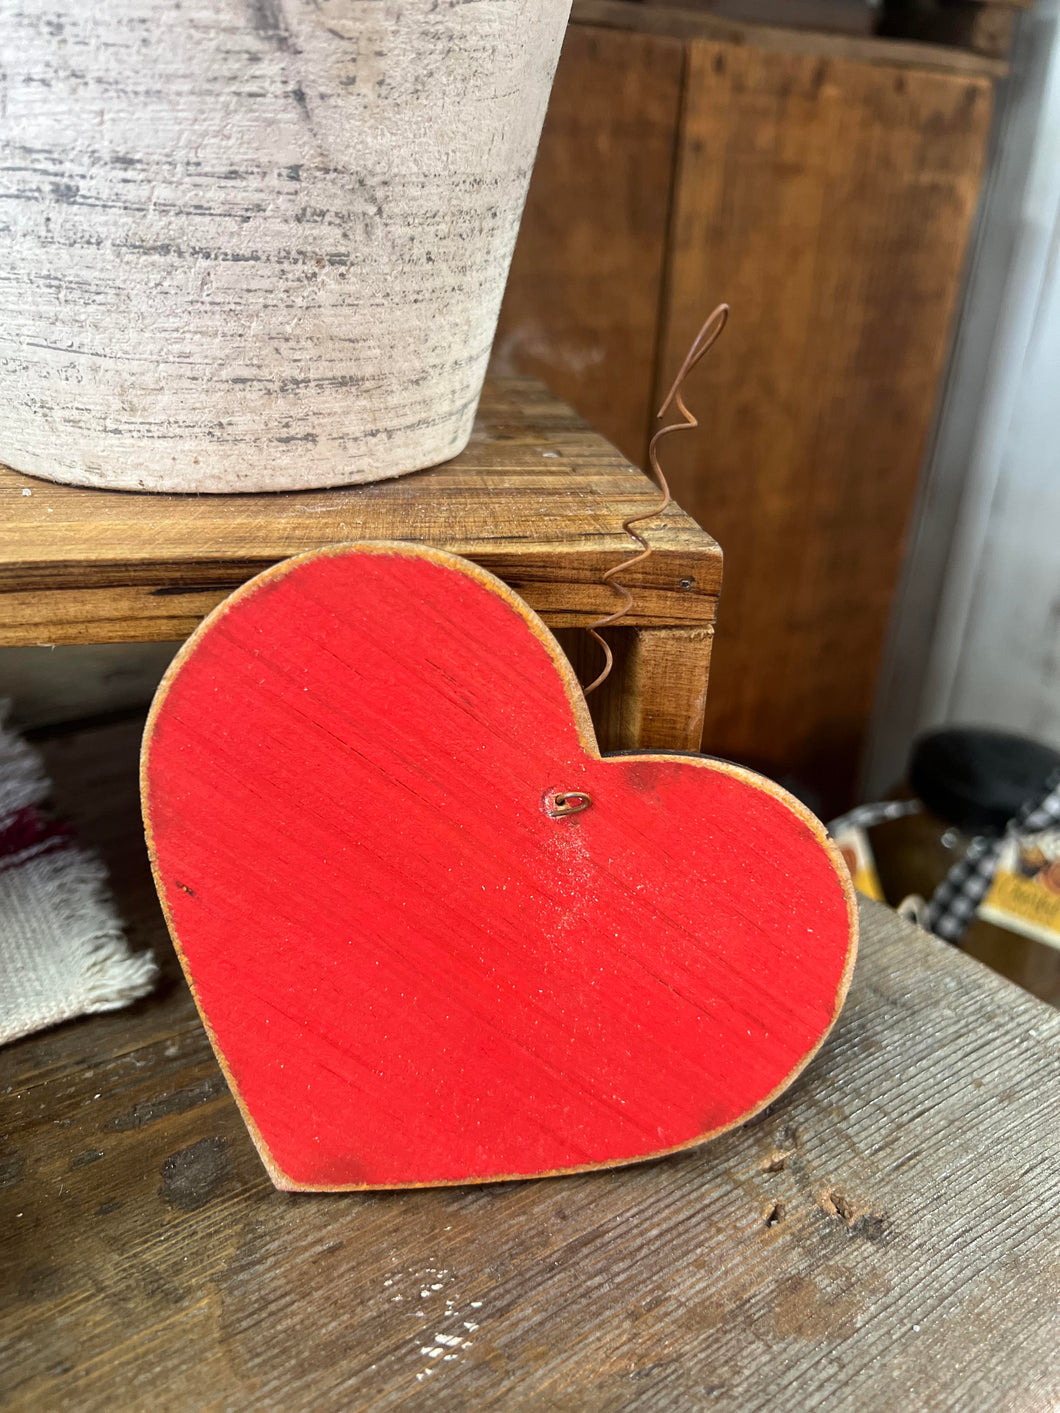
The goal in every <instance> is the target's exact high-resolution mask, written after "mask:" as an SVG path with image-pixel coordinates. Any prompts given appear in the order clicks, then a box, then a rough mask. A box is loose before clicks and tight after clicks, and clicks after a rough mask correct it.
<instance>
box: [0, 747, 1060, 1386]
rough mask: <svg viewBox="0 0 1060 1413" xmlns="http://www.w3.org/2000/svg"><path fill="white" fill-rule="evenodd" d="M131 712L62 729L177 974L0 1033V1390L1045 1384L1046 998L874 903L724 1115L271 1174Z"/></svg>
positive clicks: (89, 815)
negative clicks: (416, 1161)
mask: <svg viewBox="0 0 1060 1413" xmlns="http://www.w3.org/2000/svg"><path fill="white" fill-rule="evenodd" d="M138 741H139V724H138V723H136V722H134V723H131V724H130V725H128V726H115V727H111V728H109V729H108V730H107V731H103V732H99V731H96V732H92V733H90V734H89V735H87V736H80V737H79V736H76V735H64V736H62V737H59V738H56V739H55V740H53V741H52V742H51V743H50V744H49V745H48V746H47V748H46V752H47V758H48V766H49V770H50V773H51V774H52V776H53V778H54V779H55V781H56V785H57V795H58V801H59V804H60V805H61V807H62V809H63V810H64V812H66V813H69V814H71V815H72V816H73V817H74V818H75V819H76V820H77V822H78V825H79V828H80V830H81V832H82V835H83V836H84V837H86V838H91V839H94V840H96V841H97V842H98V843H99V845H100V846H101V847H102V848H103V850H104V852H105V855H106V857H107V861H108V864H109V866H110V868H111V870H112V873H113V874H114V876H115V881H116V884H117V886H118V890H119V894H120V898H121V904H122V910H123V912H124V913H125V915H126V917H127V918H128V919H129V920H130V923H131V927H132V933H133V936H134V938H135V940H136V945H137V946H142V945H145V944H148V943H153V944H154V945H155V947H156V948H157V950H158V951H159V954H160V956H161V957H162V958H163V966H164V971H165V972H166V975H167V977H169V978H171V980H170V982H169V987H168V989H167V990H164V991H163V992H162V993H161V994H159V995H158V996H156V997H154V998H152V999H151V1000H149V1001H146V1002H142V1003H140V1004H139V1005H138V1006H137V1007H136V1008H135V1009H134V1010H133V1011H132V1012H129V1013H121V1014H115V1015H110V1016H99V1017H94V1018H91V1019H87V1020H84V1021H79V1022H76V1023H73V1024H71V1025H67V1026H63V1027H60V1028H58V1029H57V1030H54V1031H51V1032H47V1033H45V1034H42V1035H40V1036H36V1037H33V1038H30V1039H28V1040H26V1041H24V1042H20V1043H19V1044H17V1045H15V1046H11V1047H8V1048H7V1049H5V1050H3V1051H0V1074H2V1084H0V1090H2V1098H0V1105H2V1119H0V1131H2V1133H3V1135H4V1138H3V1146H2V1148H0V1155H2V1156H0V1162H2V1165H3V1166H2V1172H3V1183H2V1188H3V1190H2V1191H0V1261H2V1263H3V1267H4V1271H5V1280H4V1295H3V1299H2V1309H0V1387H2V1388H3V1390H4V1394H5V1396H6V1399H7V1402H8V1406H9V1407H10V1408H12V1409H13V1410H19V1413H22V1410H26V1413H30V1411H31V1413H39V1410H41V1409H50V1408H59V1407H62V1408H76V1409H78V1410H85V1413H94V1410H99V1411H100V1413H110V1410H111V1409H113V1408H114V1407H115V1406H123V1407H152V1408H168V1407H174V1406H180V1407H185V1408H186V1407H217V1406H221V1407H225V1408H228V1409H233V1410H241V1409H251V1408H254V1409H267V1410H272V1409H276V1410H280V1409H283V1410H290V1409H296V1408H312V1409H314V1410H319V1411H320V1413H345V1410H348V1409H350V1408H354V1407H356V1408H365V1409H371V1410H386V1409H392V1408H399V1407H401V1408H413V1409H421V1408H422V1409H430V1410H436V1409H441V1410H445V1413H448V1410H453V1413H464V1410H466V1409H468V1408H485V1407H501V1406H503V1407H509V1408H530V1407H534V1408H544V1407H548V1408H557V1409H561V1410H569V1413H620V1410H621V1413H625V1410H629V1413H635V1411H636V1410H648V1409H650V1410H652V1413H686V1410H688V1409H690V1408H702V1407H710V1408H718V1409H722V1410H725V1413H729V1410H731V1413H760V1410H771V1409H777V1408H780V1407H783V1408H785V1409H793V1410H794V1409H798V1410H801V1409H816V1408H827V1409H829V1410H830V1413H831V1410H836V1413H894V1410H895V1409H902V1410H904V1409H913V1408H916V1409H921V1408H923V1409H929V1410H944V1409H946V1410H948V1409H957V1408H959V1409H961V1410H962V1413H998V1410H1003V1411H1004V1413H1010V1410H1011V1413H1016V1410H1019V1411H1020V1413H1024V1410H1027V1409H1039V1408H1040V1409H1046V1408H1051V1407H1054V1406H1055V1405H1056V1404H1057V1402H1060V1370H1058V1368H1057V1363H1056V1358H1055V1343H1056V1340H1055V1319H1056V1314H1055V1312H1056V1308H1057V1302H1058V1300H1060V1263H1058V1258H1057V1251H1056V1243H1055V1220H1056V1219H1055V1213H1056V1209H1057V1204H1058V1202H1060V1176H1058V1175H1060V1015H1058V1014H1057V1013H1055V1012H1052V1011H1051V1010H1050V1009H1049V1008H1048V1007H1046V1006H1045V1005H1043V1004H1040V1003H1038V1002H1035V1001H1034V1000H1033V999H1031V998H1029V997H1026V996H1024V995H1023V994H1022V993H1020V992H1019V991H1018V990H1017V989H1016V988H1015V987H1013V986H1011V985H1009V984H1008V983H1005V982H1003V981H1001V980H999V979H997V978H995V977H993V976H992V975H991V974H990V973H989V972H987V971H986V970H985V969H984V968H982V967H980V966H979V965H978V964H976V963H974V962H970V961H968V960H967V959H965V958H963V957H961V956H960V955H959V954H958V953H956V952H954V951H953V950H952V949H951V948H947V947H945V946H943V945H942V944H940V943H938V942H936V941H934V940H933V939H931V938H928V937H926V936H924V934H922V933H918V932H915V931H913V930H912V929H910V928H909V927H907V926H906V925H905V924H903V923H900V922H899V921H898V920H897V919H895V918H894V917H893V916H892V915H891V914H890V913H888V912H886V911H885V910H883V909H881V908H877V907H874V906H872V905H863V920H864V921H863V944H862V949H861V953H860V957H859V961H858V967H857V970H856V973H855V976H854V981H853V985H852V987H851V992H850V997H849V1000H848V1003H847V1006H846V1009H845V1010H844V1013H843V1015H842V1016H841V1018H840V1020H839V1023H838V1025H837V1026H836V1028H835V1030H834V1031H833V1033H832V1036H831V1038H830V1039H829V1041H828V1043H827V1044H826V1046H825V1048H824V1049H823V1051H822V1052H821V1054H820V1055H819V1056H818V1058H817V1059H816V1061H815V1062H814V1064H813V1065H812V1066H811V1068H810V1069H809V1070H808V1071H807V1072H806V1073H805V1074H804V1075H803V1076H802V1078H801V1079H800V1080H799V1081H798V1082H797V1083H796V1085H794V1086H793V1088H792V1089H791V1090H789V1091H788V1093H787V1094H786V1095H785V1096H784V1097H783V1098H782V1099H781V1100H780V1101H779V1102H778V1103H777V1105H776V1106H775V1107H774V1108H773V1109H772V1110H771V1111H769V1112H768V1113H767V1114H763V1115H761V1116H760V1117H759V1118H758V1119H757V1120H755V1122H754V1123H752V1124H751V1125H749V1126H747V1127H745V1128H744V1129H741V1130H740V1131H738V1132H734V1133H732V1134H730V1135H728V1136H726V1137H725V1138H723V1139H720V1140H719V1141H718V1142H717V1143H716V1144H714V1145H712V1147H711V1148H710V1149H707V1150H704V1151H702V1152H692V1153H688V1154H685V1155H683V1156H680V1157H677V1158H671V1159H665V1160H662V1161H660V1162H658V1163H653V1164H650V1165H647V1166H645V1167H641V1168H627V1169H624V1170H621V1171H618V1172H614V1173H610V1174H594V1175H587V1176H584V1177H572V1178H562V1179H557V1180H554V1181H548V1182H544V1183H529V1184H525V1185H515V1186H499V1187H494V1188H489V1187H487V1188H478V1189H473V1190H470V1189H469V1190H464V1191H461V1190H459V1189H439V1190H434V1191H423V1192H416V1193H404V1194H399V1195H394V1196H383V1195H368V1196H347V1197H328V1196H321V1197H314V1196H305V1195H302V1196H297V1195H285V1194H282V1193H278V1192H275V1191H274V1190H273V1189H272V1187H271V1186H270V1184H269V1183H268V1180H267V1178H266V1177H265V1175H264V1173H263V1172H262V1170H261V1166H260V1164H259V1162H258V1159H257V1156H256V1154H255V1153H254V1150H253V1147H252V1145H251V1143H250V1140H249V1138H248V1136H247V1134H246V1131H245V1129H244V1127H243V1124H242V1122H241V1120H240V1118H239V1114H238V1111H237V1110H236V1107H235V1104H234V1103H233V1101H232V1100H231V1098H230V1097H229V1095H228V1093H227V1090H226V1087H225V1085H224V1081H223V1078H222V1076H221V1074H220V1072H219V1070H218V1068H217V1066H216V1063H215V1061H214V1059H213V1056H212V1054H211V1052H210V1047H209V1044H208V1041H207V1039H206V1036H205V1034H204V1033H203V1031H202V1028H201V1026H200V1025H199V1022H198V1019H197V1017H196V1014H195V1009H194V1005H193V1003H192V1000H191V997H190V996H189V994H188V992H187V990H186V988H185V987H184V986H183V985H182V983H181V982H180V980H179V969H178V968H177V966H176V962H175V960H174V959H173V957H172V955H171V954H169V955H168V956H167V945H168V944H167V941H166V934H165V928H164V924H163V922H162V919H161V916H160V914H159V911H158V906H157V903H156V901H155V899H154V890H153V887H152V884H151V880H150V874H149V871H148V868H147V861H146V855H145V853H144V849H143V842H142V837H141V835H140V830H139V821H138V818H137V800H136V754H137V747H138ZM387 1282H389V1284H387ZM421 1291H422V1292H426V1293H425V1294H424V1295H422V1296H421V1294H420V1293H421ZM399 1296H400V1299H398V1297H399ZM469 1324H471V1325H474V1326H476V1327H477V1328H475V1329H469V1328H468V1325H469ZM439 1334H444V1335H446V1336H447V1337H448V1338H450V1339H455V1340H457V1341H458V1343H457V1344H456V1345H452V1344H445V1345H440V1344H439V1343H438V1341H437V1339H436V1336H437V1335H439ZM465 1342H466V1343H467V1344H468V1345H469V1347H465ZM439 1348H441V1349H442V1350H444V1351H445V1352H453V1353H455V1355H456V1357H455V1358H453V1359H450V1360H446V1359H445V1356H444V1353H443V1354H437V1355H434V1356H433V1357H432V1355H431V1354H430V1352H429V1351H431V1350H437V1349H439ZM424 1350H426V1351H428V1352H427V1353H423V1352H422V1351H424ZM428 1369H430V1370H432V1372H430V1373H428V1372H427V1370H428ZM419 1376H422V1377H419Z"/></svg>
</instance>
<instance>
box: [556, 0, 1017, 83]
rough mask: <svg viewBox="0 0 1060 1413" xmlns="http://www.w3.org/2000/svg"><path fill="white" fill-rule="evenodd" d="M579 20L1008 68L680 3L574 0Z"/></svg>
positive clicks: (798, 49) (802, 50)
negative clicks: (752, 21) (742, 18)
mask: <svg viewBox="0 0 1060 1413" xmlns="http://www.w3.org/2000/svg"><path fill="white" fill-rule="evenodd" d="M571 20H572V22H573V23H575V24H583V25H605V26H608V27H611V28H615V29H621V30H629V31H634V32H636V33H638V34H653V35H658V36H667V37H670V38H681V39H711V40H716V41H721V42H724V43H726V44H740V45H744V44H746V45H749V46H753V47H755V48H757V49H760V50H764V51H767V52H770V53H775V54H791V55H803V56H805V57H814V58H818V59H845V60H848V61H849V62H852V63H860V64H882V65H883V66H884V67H886V68H903V69H922V70H924V71H928V72H937V73H945V74H955V75H959V76H962V77H967V78H990V79H1000V78H1004V77H1005V75H1006V74H1007V73H1008V71H1009V66H1008V64H1007V63H1006V62H1005V61H1004V60H1002V59H993V58H989V57H987V56H986V55H983V54H971V53H968V52H966V51H965V50H963V49H949V48H947V47H946V46H945V45H942V44H921V43H918V42H915V41H912V40H905V39H883V38H877V37H871V38H869V37H866V38H864V39H861V38H857V37H855V36H853V35H846V34H825V33H822V32H820V31H809V30H798V29H785V28H783V27H782V26H779V25H760V24H746V23H744V22H742V21H740V20H730V19H724V18H722V17H721V16H719V15H710V14H704V13H703V12H702V11H700V10H695V9H686V8H684V7H682V6H680V5H667V4H658V5H656V4H654V3H649V4H631V3H630V0H574V3H573V5H572V7H571Z"/></svg>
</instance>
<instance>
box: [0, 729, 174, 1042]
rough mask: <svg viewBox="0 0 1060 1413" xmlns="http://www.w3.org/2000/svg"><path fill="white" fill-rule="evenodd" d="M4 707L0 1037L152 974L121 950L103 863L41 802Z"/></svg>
mask: <svg viewBox="0 0 1060 1413" xmlns="http://www.w3.org/2000/svg"><path fill="white" fill-rule="evenodd" d="M3 716H4V704H3V703H0V1044H3V1043H5V1042H7V1041H9V1040H15V1039H17V1037H18V1036H20V1035H27V1034H29V1032H30V1031H34V1030H43V1029H44V1027H45V1026H49V1025H55V1024H57V1023H58V1022H59V1021H64V1020H70V1019H71V1018H72V1017H73V1016H80V1015H84V1014H85V1013H86V1012H89V1011H112V1010H116V1009H117V1008H118V1007H119V1006H126V1005H128V1004H129V1002H131V1001H135V1000H138V999H139V997H141V996H144V995H146V994H147V992H148V991H150V990H151V988H152V986H153V985H154V984H155V979H156V977H157V974H158V968H157V966H156V964H155V960H154V958H153V957H152V956H151V954H150V952H141V953H140V954H139V955H137V956H134V955H133V954H132V953H131V952H130V951H129V948H128V946H127V944H126V941H125V937H124V933H123V931H122V925H121V921H120V919H119V917H118V914H117V912H116V910H115V908H114V903H113V900H112V898H111V896H110V891H109V889H108V887H107V880H106V871H105V869H104V867H103V865H102V863H100V862H99V860H98V859H96V858H94V857H93V856H92V855H91V854H88V853H86V852H85V851H84V850H83V849H81V848H79V847H78V846H77V844H76V843H75V842H74V839H73V838H72V836H71V834H70V831H69V828H68V827H67V826H66V825H64V824H63V823H61V822H60V821H56V820H53V819H50V818H49V817H48V816H47V815H46V814H44V813H43V812H42V811H41V809H40V805H41V804H42V802H43V801H44V800H45V798H46V797H47V794H48V790H49V782H48V779H47V776H46V775H45V773H44V767H43V764H42V762H41V759H40V757H39V756H38V754H37V752H36V751H34V750H33V749H32V747H30V746H29V745H27V744H26V742H25V741H23V740H22V739H21V737H19V736H17V735H15V733H14V732H12V731H10V730H8V729H7V728H6V727H5V725H4V722H3Z"/></svg>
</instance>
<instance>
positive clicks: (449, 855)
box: [143, 545, 856, 1189]
mask: <svg viewBox="0 0 1060 1413" xmlns="http://www.w3.org/2000/svg"><path fill="white" fill-rule="evenodd" d="M143 790H144V813H145V819H146V823H147V832H148V838H149V841H150V843H151V851H152V862H153V865H154V869H155V878H156V882H157V884H158V889H159V893H160V896H161V898H162V903H163V906H164V908H165V910H166V916H167V920H168V922H169V926H170V930H171V931H172V933H173V938H174V941H175V943H176V945H177V950H178V952H179V953H180V956H181V961H182V963H183V965H184V969H185V971H186V973H187V976H188V980H189V982H190V983H191V986H192V988H193V990H194V992H195V997H196V1000H197V1002H198V1004H199V1009H200V1011H201V1012H202V1016H203V1020H204V1022H205V1024H206V1027H207V1029H208V1031H209V1034H210V1038H211V1040H212V1041H213V1044H214V1048H215V1049H216V1051H217V1055H218V1059H219V1060H220V1062H221V1064H222V1065H223V1066H224V1068H225V1072H226V1074H227V1075H228V1078H229V1082H230V1083H231V1085H232V1089H233V1091H234V1093H235V1095H236V1098H237V1099H238V1101H239V1103H240V1106H241V1108H242V1110H243V1113H244V1116H245V1117H246V1120H247V1123H248V1125H249V1126H250V1130H251V1133H252V1134H253V1135H254V1139H255V1142H256V1143H257V1145H258V1148H259V1151H260V1152H261V1156H262V1158H263V1160H264V1161H265V1164H266V1166H267V1167H268V1169H269V1172H270V1174H271V1175H272V1178H273V1180H274V1182H276V1184H277V1185H278V1186H280V1187H285V1188H307V1189H321V1188H353V1187H358V1188H360V1187H399V1186H405V1185H421V1184H432V1183H456V1182H479V1181H487V1180H492V1179H496V1178H502V1177H503V1178H507V1177H516V1176H520V1177H522V1176H532V1175H538V1174H544V1173H555V1172H563V1171H572V1170H578V1169H583V1168H591V1167H596V1166H606V1165H612V1164H615V1163H624V1162H630V1161H633V1160H635V1159H638V1158H644V1157H648V1156H654V1155H657V1154H660V1153H665V1152H669V1151H672V1150H674V1149H677V1148H682V1147H686V1146H688V1145H690V1144H694V1143H699V1142H701V1141H703V1139H705V1138H708V1137H711V1136H713V1135H714V1134H716V1133H718V1132H720V1131H721V1130H722V1129H725V1128H729V1127H731V1126H732V1125H733V1124H737V1123H740V1122H741V1121H742V1120H744V1119H746V1118H748V1117H749V1116H750V1115H751V1114H752V1113H754V1112H755V1111H756V1110H757V1109H759V1108H761V1107H762V1106H763V1105H764V1104H766V1103H768V1102H769V1100H770V1099H772V1098H774V1097H775V1096H776V1094H777V1093H778V1092H779V1091H780V1090H781V1089H783V1088H784V1086H785V1085H787V1084H789V1083H790V1082H791V1080H792V1079H793V1078H794V1076H795V1075H796V1074H797V1073H798V1072H799V1070H800V1069H801V1068H802V1067H803V1066H804V1065H805V1064H806V1062H807V1061H808V1060H809V1058H810V1056H811V1055H812V1054H813V1053H814V1051H815V1050H816V1049H817V1047H818V1046H819V1045H820V1043H821V1041H822V1039H823V1038H824V1036H825V1034H826V1032H827V1031H828V1029H829V1027H830V1026H831V1024H832V1022H833V1020H834V1019H835V1017H836V1015H837V1013H838V1010H839V1007H840V1005H841V1004H842V1000H843V996H844V994H845V992H846V988H847V983H848V979H849V976H850V971H851V967H852V965H853V959H854V950H855V937H856V910H855V904H854V898H853V892H852V890H851V887H850V882H849V878H848V876H847V873H846V870H845V868H844V866H843V863H842V861H841V860H840V858H839V855H838V854H837V852H836V850H835V849H834V848H833V847H832V845H831V844H830V843H829V842H828V840H827V836H826V835H825V833H824V830H823V829H822V827H821V825H820V824H818V822H817V821H816V820H815V819H814V818H813V816H812V815H810V814H809V813H808V812H807V811H806V810H805V809H804V808H803V807H802V806H801V805H800V804H798V803H797V801H795V800H794V799H792V798H791V797H790V796H789V795H787V794H786V793H785V792H784V791H782V790H781V789H780V788H779V787H777V786H776V785H773V784H771V783H770V782H769V781H767V780H764V779H762V778H761V777H759V776H755V775H752V774H751V773H750V772H748V771H746V770H742V769H740V768H738V767H736V766H732V765H727V764H723V763H722V762H719V761H711V760H706V759H703V758H700V757H684V756H665V755H663V756H658V755H642V756H617V757H612V758H610V759H605V758H602V757H601V756H600V755H599V752H598V750H597V747H596V743H595V739H594V736H593V731H592V726H591V724H590V722H589V716H588V712H587V710H586V707H585V703H584V700H583V698H582V695H581V692H580V690H579V688H578V684H577V682H576V680H575V678H574V675H573V673H572V671H571V669H570V667H569V666H568V664H567V662H566V660H565V658H564V657H563V655H562V653H561V651H560V649H559V647H558V645H557V644H556V642H555V640H554V639H553V638H552V636H551V635H550V634H549V632H548V630H547V629H546V628H545V627H544V625H543V624H542V623H541V621H540V620H539V619H538V618H537V617H536V615H535V614H534V613H532V612H531V611H530V610H529V609H528V608H527V607H526V606H525V605H524V604H523V603H521V602H520V601H519V600H518V599H517V598H516V597H515V595H514V594H512V593H511V592H510V591H509V590H508V589H507V588H505V586H504V585H503V584H501V583H500V582H499V581H498V580H496V579H494V578H493V577H492V575H490V574H487V573H485V572H484V571H483V570H480V569H477V568H476V567H475V566H473V565H471V564H469V563H467V562H466V561H464V560H460V559H458V558H456V557H455V556H453V555H448V554H443V553H440V552H437V551H431V550H426V549H416V548H412V547H410V546H396V545H359V546H353V547H351V548H348V549H338V550H335V551H332V552H327V551H325V552H322V553H318V554H314V555H308V556H305V557H303V558H300V559H295V560H291V561H288V562H287V563H285V564H282V565H279V566H277V567H276V568H274V569H271V570H269V571H268V572H267V573H265V574H262V575H260V576H259V577H258V578H257V579H254V580H252V581H251V582H250V583H249V584H246V585H245V586H244V587H243V588H242V589H240V590H239V591H238V592H237V593H235V594H233V595H232V597H231V598H230V599H228V600H227V601H226V602H225V603H224V604H222V605H221V606H220V608H218V609H217V610H216V611H215V612H214V613H213V614H212V615H211V616H210V617H209V618H208V619H207V620H206V622H205V623H204V624H203V625H202V627H201V628H200V629H199V630H198V632H197V633H196V634H195V635H194V637H193V638H191V639H190V640H189V642H188V643H187V644H186V645H185V647H184V648H183V649H182V651H181V652H180V653H179V654H178V656H177V659H176V661H175V663H174V664H173V666H172V667H171V669H170V671H169V673H168V675H167V677H166V680H165V682H164V683H163V685H162V687H161V689H160V690H159V693H158V696H157V697H156V699H155V704H154V707H153V710H152V714H151V718H150V721H149V723H148V729H147V734H146V736H145V743H144V758H143ZM572 792H583V793H584V795H586V796H587V797H588V799H589V803H588V805H587V807H584V808H581V809H580V810H576V812H572V813H569V814H561V813H560V814H557V813H556V809H555V797H556V795H557V794H558V795H561V796H562V795H565V794H568V793H572ZM583 803H584V801H582V800H581V799H578V798H576V799H574V800H573V801H572V802H570V805H571V806H574V807H576V806H578V805H581V804H583Z"/></svg>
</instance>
